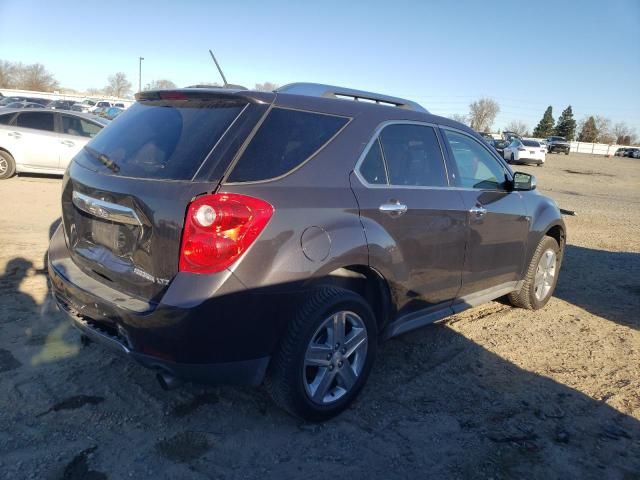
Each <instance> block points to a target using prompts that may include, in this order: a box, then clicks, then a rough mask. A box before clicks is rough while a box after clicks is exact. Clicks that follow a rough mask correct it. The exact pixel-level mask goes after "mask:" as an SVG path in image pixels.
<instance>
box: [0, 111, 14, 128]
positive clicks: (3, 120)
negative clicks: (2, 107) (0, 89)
mask: <svg viewBox="0 0 640 480" xmlns="http://www.w3.org/2000/svg"><path fill="white" fill-rule="evenodd" d="M12 118H13V113H10V114H8V115H0V125H9V122H11V119H12Z"/></svg>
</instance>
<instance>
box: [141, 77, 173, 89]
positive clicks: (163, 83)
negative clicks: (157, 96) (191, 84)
mask: <svg viewBox="0 0 640 480" xmlns="http://www.w3.org/2000/svg"><path fill="white" fill-rule="evenodd" d="M170 88H176V84H175V83H173V82H172V81H171V80H167V79H164V78H163V79H160V80H153V81H151V82H149V83H147V85H146V86H145V87H144V88H143V90H168V89H170Z"/></svg>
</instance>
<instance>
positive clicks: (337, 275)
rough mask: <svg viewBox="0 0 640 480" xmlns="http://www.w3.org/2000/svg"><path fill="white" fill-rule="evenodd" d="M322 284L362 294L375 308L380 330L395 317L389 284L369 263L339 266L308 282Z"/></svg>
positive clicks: (309, 284) (312, 284)
mask: <svg viewBox="0 0 640 480" xmlns="http://www.w3.org/2000/svg"><path fill="white" fill-rule="evenodd" d="M322 286H335V287H340V288H344V289H346V290H351V291H353V292H355V293H357V294H359V295H360V296H362V297H363V298H364V299H365V300H366V301H367V303H369V305H370V307H371V309H372V310H373V313H374V315H375V317H376V323H377V325H378V329H379V331H381V330H382V329H383V327H384V326H386V325H387V324H388V323H389V322H390V321H391V319H392V318H393V313H394V302H393V300H392V295H391V289H390V288H389V284H388V282H387V280H386V279H385V278H384V277H383V275H382V274H381V273H380V272H378V271H377V270H375V269H374V268H372V267H370V266H369V265H360V264H354V265H346V266H343V267H339V268H336V269H334V270H333V271H331V272H329V273H328V274H326V275H323V276H321V277H317V278H314V279H313V280H311V281H310V282H309V283H308V287H312V288H313V287H322Z"/></svg>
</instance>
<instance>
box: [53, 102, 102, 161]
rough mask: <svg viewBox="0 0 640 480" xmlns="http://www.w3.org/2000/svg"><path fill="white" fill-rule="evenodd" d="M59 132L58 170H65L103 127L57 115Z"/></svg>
mask: <svg viewBox="0 0 640 480" xmlns="http://www.w3.org/2000/svg"><path fill="white" fill-rule="evenodd" d="M57 115H58V119H59V128H58V129H59V131H60V145H61V147H60V157H59V164H58V166H59V168H61V169H65V168H67V166H68V165H69V163H70V162H71V159H72V158H73V157H75V156H76V154H77V153H78V152H80V150H82V148H83V147H84V146H85V145H86V144H87V143H88V142H89V140H91V139H92V138H93V137H95V136H96V135H97V134H98V133H100V130H102V128H103V125H100V124H99V123H97V122H92V121H90V120H87V119H84V118H81V117H78V116H75V115H68V114H64V113H62V114H57Z"/></svg>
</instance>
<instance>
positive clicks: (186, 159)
mask: <svg viewBox="0 0 640 480" xmlns="http://www.w3.org/2000/svg"><path fill="white" fill-rule="evenodd" d="M245 105H246V104H245V103H244V102H241V101H237V100H206V101H199V100H189V101H183V100H177V101H167V100H158V101H144V102H137V103H135V104H134V105H132V106H131V107H130V108H128V109H127V110H126V111H124V112H123V113H122V114H120V115H119V116H118V119H117V121H115V122H113V123H111V124H110V125H109V127H108V128H105V129H104V130H103V131H102V132H101V133H100V135H98V136H96V138H94V139H93V140H91V141H90V142H89V143H88V144H87V146H86V147H85V149H84V151H83V152H81V153H80V154H78V155H77V156H76V158H75V159H76V161H77V162H79V163H90V164H91V165H92V166H94V167H95V166H98V167H102V168H104V167H106V168H108V169H109V170H110V172H111V173H112V174H116V175H121V176H126V177H137V178H150V179H162V180H190V179H191V178H193V176H194V175H195V174H196V172H197V171H198V168H199V167H200V165H201V164H202V162H203V161H204V160H205V158H206V157H207V156H208V154H209V152H211V150H212V149H213V147H214V146H215V144H216V142H217V141H218V140H219V139H220V137H221V136H222V135H223V134H224V132H225V130H226V129H227V128H228V127H229V125H231V123H232V122H233V120H234V119H235V118H236V117H237V116H238V114H239V113H240V112H241V111H242V109H243V108H244V106H245Z"/></svg>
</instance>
